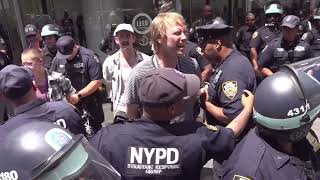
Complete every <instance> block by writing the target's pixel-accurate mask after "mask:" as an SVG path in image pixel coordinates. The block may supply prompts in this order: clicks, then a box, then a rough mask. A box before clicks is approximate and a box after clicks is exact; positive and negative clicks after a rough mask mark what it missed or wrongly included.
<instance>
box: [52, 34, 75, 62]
mask: <svg viewBox="0 0 320 180" xmlns="http://www.w3.org/2000/svg"><path fill="white" fill-rule="evenodd" d="M75 44H76V43H75V41H74V39H73V38H72V37H71V36H62V37H60V38H59V39H58V41H57V43H56V46H57V49H58V51H57V55H56V56H57V58H58V59H68V58H69V57H70V56H71V54H72V52H73V48H74V46H75Z"/></svg>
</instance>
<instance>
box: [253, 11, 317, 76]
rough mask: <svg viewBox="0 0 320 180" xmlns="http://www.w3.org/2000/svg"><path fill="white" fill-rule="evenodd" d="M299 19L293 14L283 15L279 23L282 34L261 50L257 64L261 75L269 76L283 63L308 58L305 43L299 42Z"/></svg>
mask: <svg viewBox="0 0 320 180" xmlns="http://www.w3.org/2000/svg"><path fill="white" fill-rule="evenodd" d="M299 24H300V19H299V18H298V17H297V16H295V15H288V16H286V17H284V19H283V21H282V25H281V30H282V35H281V36H280V37H279V38H276V39H274V40H272V41H271V42H270V43H268V44H267V45H266V47H265V48H264V49H263V50H262V52H261V54H260V57H259V61H258V65H259V69H260V71H261V74H262V75H263V76H270V75H272V74H273V73H275V72H276V71H278V69H279V68H280V66H282V65H283V64H290V63H293V62H296V61H300V60H303V59H307V58H309V57H310V56H311V55H310V53H309V48H308V44H307V43H303V42H301V43H299V34H298V33H299Z"/></svg>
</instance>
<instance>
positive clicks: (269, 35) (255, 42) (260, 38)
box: [250, 26, 281, 54]
mask: <svg viewBox="0 0 320 180" xmlns="http://www.w3.org/2000/svg"><path fill="white" fill-rule="evenodd" d="M280 35H281V32H280V31H279V30H276V31H271V30H270V28H269V27H266V26H262V27H260V28H259V29H258V30H257V31H255V32H254V33H253V35H252V39H251V41H250V47H251V48H256V49H257V52H258V54H259V53H260V52H261V51H262V49H264V47H265V46H266V45H267V44H268V43H269V42H270V41H272V40H273V39H275V38H277V37H279V36H280Z"/></svg>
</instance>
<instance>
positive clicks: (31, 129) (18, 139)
mask: <svg viewBox="0 0 320 180" xmlns="http://www.w3.org/2000/svg"><path fill="white" fill-rule="evenodd" d="M0 134H1V127H0ZM1 137H2V138H1V140H0V144H1V146H0V151H1V154H0V172H1V173H0V179H7V180H18V179H23V180H24V179H33V180H42V179H43V180H44V179H46V180H49V179H52V180H55V179H77V180H87V179H92V180H102V179H110V180H119V179H121V178H120V174H119V173H118V172H117V171H116V170H115V169H114V168H113V167H112V166H111V165H110V163H109V162H108V161H106V160H105V159H104V158H103V157H102V156H101V155H100V154H99V153H98V152H97V151H96V150H95V149H93V148H92V147H91V146H90V145H89V143H88V141H87V140H86V139H85V138H84V136H82V135H76V136H75V135H73V134H71V133H69V132H68V131H67V130H65V129H63V128H61V127H59V126H57V125H54V124H51V123H44V122H33V123H26V124H24V125H22V126H20V127H19V128H16V129H12V131H10V132H9V133H8V134H3V135H2V136H1Z"/></svg>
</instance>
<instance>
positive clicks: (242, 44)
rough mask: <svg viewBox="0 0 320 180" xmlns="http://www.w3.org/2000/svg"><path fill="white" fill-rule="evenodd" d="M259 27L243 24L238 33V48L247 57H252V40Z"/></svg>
mask: <svg viewBox="0 0 320 180" xmlns="http://www.w3.org/2000/svg"><path fill="white" fill-rule="evenodd" d="M256 30H257V27H253V28H249V27H248V26H242V27H240V29H239V30H238V32H237V34H236V39H235V44H236V46H237V48H238V50H239V51H240V52H241V53H242V54H243V55H244V56H246V57H247V58H250V41H251V38H252V35H253V33H254V32H255V31H256Z"/></svg>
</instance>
